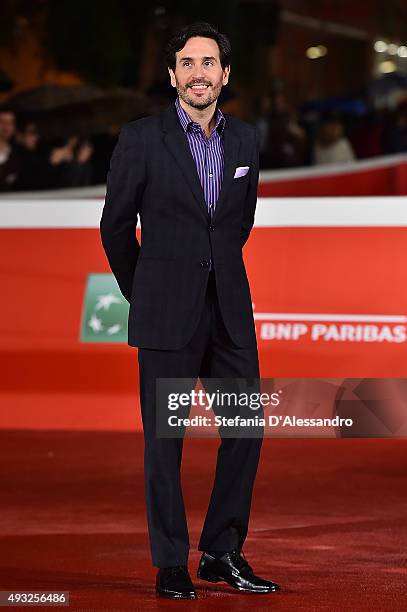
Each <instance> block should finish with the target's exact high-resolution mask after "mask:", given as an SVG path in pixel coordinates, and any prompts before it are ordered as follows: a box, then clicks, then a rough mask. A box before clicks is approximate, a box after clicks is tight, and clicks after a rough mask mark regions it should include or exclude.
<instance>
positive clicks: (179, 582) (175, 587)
mask: <svg viewBox="0 0 407 612" xmlns="http://www.w3.org/2000/svg"><path fill="white" fill-rule="evenodd" d="M155 586H156V588H155V590H156V592H157V593H158V595H160V596H161V597H169V598H171V599H197V596H196V592H195V588H194V585H193V584H192V580H191V576H190V575H189V572H188V568H187V566H186V565H176V566H174V567H162V568H160V569H159V570H158V572H157V578H156V582H155Z"/></svg>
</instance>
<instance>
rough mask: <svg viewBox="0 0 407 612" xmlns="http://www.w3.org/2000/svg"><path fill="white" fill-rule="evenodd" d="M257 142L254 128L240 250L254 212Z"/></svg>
mask: <svg viewBox="0 0 407 612" xmlns="http://www.w3.org/2000/svg"><path fill="white" fill-rule="evenodd" d="M259 142H260V139H259V132H258V129H257V127H254V145H253V157H252V164H251V168H250V179H249V186H248V191H247V196H246V202H245V205H244V211H243V221H242V228H241V232H240V245H241V247H242V248H243V246H244V245H245V243H246V242H247V239H248V238H249V235H250V232H251V229H252V227H253V224H254V215H255V212H256V204H257V185H258V182H259Z"/></svg>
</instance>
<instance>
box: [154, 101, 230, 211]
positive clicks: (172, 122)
mask: <svg viewBox="0 0 407 612" xmlns="http://www.w3.org/2000/svg"><path fill="white" fill-rule="evenodd" d="M162 127H163V131H164V135H163V142H164V144H165V146H166V147H167V148H168V149H169V151H170V152H171V154H172V156H173V157H174V160H175V161H176V163H177V164H178V166H179V167H180V169H181V171H182V173H183V175H184V178H185V180H186V182H187V184H188V186H189V188H190V189H191V191H192V193H193V195H194V197H195V199H196V200H197V202H198V204H199V206H200V209H201V211H202V212H203V214H204V215H205V218H206V219H207V218H208V207H207V205H206V202H205V196H204V192H203V189H202V185H201V181H200V180H199V176H198V172H197V169H196V164H195V160H194V158H193V157H192V153H191V149H190V147H189V142H188V139H187V137H186V135H185V133H184V130H183V129H182V126H181V124H180V122H179V119H178V115H177V110H176V108H175V105H174V104H171V105H170V106H169V107H168V108H167V109H166V110H165V111H164V112H163V113H162ZM223 142H224V160H225V161H224V172H223V181H222V187H221V190H220V193H219V198H218V201H217V203H216V207H215V212H214V217H213V218H214V219H215V217H216V216H217V215H218V214H219V213H218V210H222V204H223V206H224V205H225V202H224V201H225V199H226V196H227V194H228V190H229V188H230V186H231V184H232V181H233V177H234V173H235V169H236V163H237V159H238V153H239V146H240V138H239V137H238V136H237V135H236V134H235V133H234V132H233V131H232V130H231V128H230V126H228V121H227V118H226V123H225V128H224V131H223Z"/></svg>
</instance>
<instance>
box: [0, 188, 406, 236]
mask: <svg viewBox="0 0 407 612" xmlns="http://www.w3.org/2000/svg"><path fill="white" fill-rule="evenodd" d="M103 202H104V200H103V199H94V200H91V199H69V200H68V199H66V200H23V199H21V200H7V199H0V229H4V228H22V229H23V228H38V229H39V228H49V229H58V228H98V227H99V221H100V217H101V214H102V209H103ZM197 206H198V204H197ZM374 226H378V227H407V197H406V196H384V197H383V196H378V197H373V196H369V197H321V198H316V197H312V198H259V199H258V202H257V209H256V218H255V227H374Z"/></svg>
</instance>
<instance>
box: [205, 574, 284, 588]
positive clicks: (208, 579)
mask: <svg viewBox="0 0 407 612" xmlns="http://www.w3.org/2000/svg"><path fill="white" fill-rule="evenodd" d="M196 575H197V578H199V579H200V580H205V582H225V583H226V584H228V585H229V586H231V587H232V588H234V589H237V590H238V591H244V592H245V593H261V594H266V593H278V592H279V591H281V589H266V590H264V591H253V590H252V589H245V588H243V587H239V586H236V585H235V584H231V583H230V582H228V580H226V579H225V578H218V577H217V576H215V575H214V574H211V573H210V572H205V573H204V574H203V573H202V572H200V571H199V570H198V572H197V574H196Z"/></svg>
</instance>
